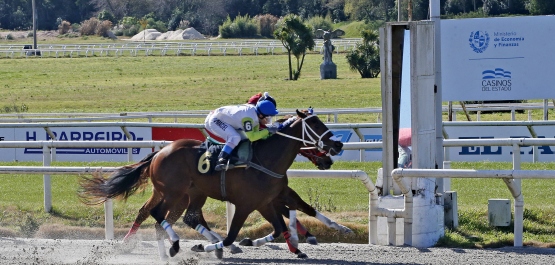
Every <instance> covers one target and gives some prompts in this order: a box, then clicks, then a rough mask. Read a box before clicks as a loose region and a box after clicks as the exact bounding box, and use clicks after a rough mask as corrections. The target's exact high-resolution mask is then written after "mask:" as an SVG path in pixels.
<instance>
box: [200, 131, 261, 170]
mask: <svg viewBox="0 0 555 265" xmlns="http://www.w3.org/2000/svg"><path fill="white" fill-rule="evenodd" d="M224 145H225V144H224V143H221V142H219V141H217V140H215V139H213V138H210V137H208V138H207V139H206V141H204V142H203V143H202V144H201V145H200V146H199V150H198V171H199V172H200V173H201V174H212V173H214V171H215V170H214V168H215V167H216V164H217V162H218V155H219V154H220V152H221V151H222V149H223V148H224ZM251 159H252V143H251V142H250V141H249V140H241V142H239V144H238V145H237V147H235V148H234V149H233V151H232V152H231V157H230V159H229V163H230V164H233V165H234V166H235V167H243V168H246V167H247V162H250V161H251Z"/></svg>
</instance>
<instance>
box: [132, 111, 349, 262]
mask: <svg viewBox="0 0 555 265" xmlns="http://www.w3.org/2000/svg"><path fill="white" fill-rule="evenodd" d="M284 121H285V120H282V121H280V122H284ZM299 154H300V155H302V156H304V157H306V158H307V159H308V160H309V161H310V162H312V164H314V165H315V166H316V167H317V168H318V169H320V170H326V169H329V168H331V166H332V165H333V160H332V159H331V157H330V156H328V155H326V154H325V153H324V152H321V151H318V150H317V149H315V148H310V149H302V150H301V151H300V152H299ZM287 188H288V189H290V188H289V187H287ZM290 195H291V197H292V198H286V199H281V198H279V199H275V200H274V201H273V202H272V203H273V204H274V207H275V209H276V211H278V213H281V214H282V215H283V216H284V217H286V218H288V219H290V211H294V210H292V209H298V210H300V211H302V212H304V213H306V214H308V215H309V216H312V217H316V216H317V215H318V214H319V213H317V211H316V209H314V208H313V207H312V206H310V205H309V204H307V203H306V202H305V201H304V200H303V199H302V198H301V197H300V196H298V194H297V193H296V192H295V191H293V190H291V191H290ZM161 200H162V197H161V195H160V193H159V192H157V191H156V190H153V193H152V195H151V197H150V198H149V199H148V200H147V202H146V203H145V204H144V205H143V206H142V207H141V209H139V213H138V215H137V217H136V218H135V221H134V223H133V225H132V227H131V228H130V229H129V231H128V233H127V234H126V235H125V237H124V239H123V242H124V244H126V245H131V246H126V247H127V248H128V247H132V244H131V243H132V242H133V240H132V239H133V237H134V235H135V234H136V233H137V230H138V229H139V227H140V226H141V224H142V223H143V222H144V221H145V220H146V219H147V218H148V216H149V215H150V214H149V212H150V210H151V209H152V208H154V206H155V205H156V204H158V202H160V201H161ZM287 201H290V204H291V202H294V204H293V205H286V204H285V203H286V202H287ZM188 204H189V198H188V197H187V199H186V200H183V201H180V202H178V203H176V204H175V206H174V209H172V210H170V211H169V212H168V213H167V214H166V220H167V221H168V222H169V223H170V224H172V225H173V224H174V223H175V221H177V219H178V218H179V217H180V216H181V214H183V212H184V211H185V209H186V208H187V206H188ZM320 215H321V214H320ZM324 218H326V217H324ZM326 219H327V218H326ZM294 222H295V223H294V226H295V227H294V228H293V229H292V231H291V233H290V235H291V237H289V238H287V239H286V243H287V245H288V248H289V250H290V251H291V252H292V253H295V254H297V256H298V257H301V258H304V257H306V255H305V254H304V253H302V252H301V251H300V250H299V249H298V243H297V241H295V239H296V238H297V235H296V231H298V232H299V233H300V234H301V235H303V236H304V237H305V238H306V242H307V243H309V244H313V245H316V244H318V241H317V240H316V237H315V236H314V235H312V234H311V233H310V231H308V230H307V229H306V228H305V227H304V226H303V225H302V224H301V222H300V221H299V220H294ZM323 222H324V224H326V225H328V226H329V227H332V228H335V229H337V230H339V231H340V232H343V233H349V232H351V230H350V229H349V228H347V227H345V226H342V225H340V224H337V223H335V222H333V221H331V222H329V221H328V222H325V221H323ZM203 225H204V226H205V227H206V229H208V230H210V228H209V227H208V226H207V225H206V224H203ZM290 225H291V224H290ZM155 228H156V238H157V240H158V241H159V242H158V245H159V252H160V256H161V259H163V260H165V259H167V256H166V253H165V250H164V243H163V240H164V235H166V232H165V231H164V229H163V228H162V227H161V226H160V225H158V224H156V225H155ZM283 233H284V237H287V236H288V235H287V233H286V232H285V231H284V232H283ZM216 242H217V241H216ZM216 242H212V243H216ZM239 244H240V245H243V246H249V245H252V240H250V239H249V238H245V239H243V240H242V241H241V243H239ZM192 250H194V251H204V247H202V245H196V246H194V247H193V249H192ZM217 255H218V254H217Z"/></svg>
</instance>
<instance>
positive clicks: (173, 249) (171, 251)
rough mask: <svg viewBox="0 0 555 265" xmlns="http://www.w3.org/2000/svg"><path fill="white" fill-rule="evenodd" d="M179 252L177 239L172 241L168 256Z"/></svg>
mask: <svg viewBox="0 0 555 265" xmlns="http://www.w3.org/2000/svg"><path fill="white" fill-rule="evenodd" d="M177 252H179V240H178V241H175V242H173V245H172V247H171V248H170V257H173V256H175V255H176V254H177Z"/></svg>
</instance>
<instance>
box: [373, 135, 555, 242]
mask: <svg viewBox="0 0 555 265" xmlns="http://www.w3.org/2000/svg"><path fill="white" fill-rule="evenodd" d="M473 145H479V146H512V147H513V170H473V169H469V170H464V169H463V170H454V169H394V170H393V171H392V172H391V176H392V177H393V179H394V180H395V182H396V183H397V184H402V183H403V178H404V177H428V178H438V179H441V181H439V183H438V190H439V191H440V192H443V191H449V190H450V184H447V185H446V183H443V178H446V179H451V178H500V179H502V180H503V181H504V182H505V184H506V185H507V187H508V188H509V191H510V192H511V195H512V196H513V198H514V200H515V203H514V212H515V215H514V246H515V247H520V246H522V233H523V222H524V220H523V219H524V198H523V196H522V186H521V181H520V179H523V178H538V179H547V178H549V179H553V178H555V170H520V169H521V155H520V147H522V146H535V147H537V146H542V145H555V138H543V139H530V138H519V139H514V138H503V139H475V140H473V139H457V140H448V139H446V140H444V141H443V146H444V147H445V148H448V147H454V146H473ZM444 165H449V162H448V161H445V162H444ZM401 189H402V188H401ZM402 193H403V194H404V195H405V209H402V210H398V211H399V212H401V213H402V214H401V215H406V216H408V218H410V219H412V200H411V198H412V190H403V191H402ZM388 226H389V229H388V233H390V234H389V235H388V236H389V238H390V239H389V241H390V244H394V242H395V241H394V240H395V226H394V225H390V224H389V223H388ZM406 226H409V227H408V228H407V227H406ZM410 226H412V223H405V231H407V230H408V231H412V227H410ZM391 233H392V234H391ZM375 240H376V242H377V236H376V238H375ZM405 240H406V239H405ZM371 241H372V239H371Z"/></svg>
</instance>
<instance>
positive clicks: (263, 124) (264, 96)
mask: <svg viewBox="0 0 555 265" xmlns="http://www.w3.org/2000/svg"><path fill="white" fill-rule="evenodd" d="M261 100H269V101H271V102H272V103H274V106H276V108H277V103H276V100H275V99H274V98H273V97H271V96H270V95H269V94H268V92H264V94H262V93H257V94H255V95H254V96H252V97H250V98H249V100H247V104H251V105H256V103H258V101H261ZM271 123H272V117H271V116H268V117H266V119H264V120H262V121H260V129H261V130H262V129H265V128H266V127H267V125H268V124H271Z"/></svg>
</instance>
